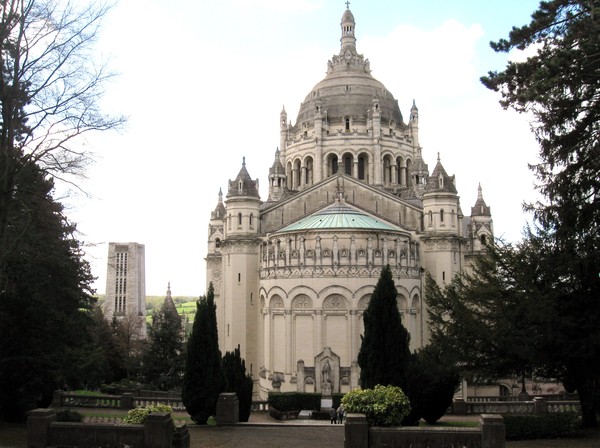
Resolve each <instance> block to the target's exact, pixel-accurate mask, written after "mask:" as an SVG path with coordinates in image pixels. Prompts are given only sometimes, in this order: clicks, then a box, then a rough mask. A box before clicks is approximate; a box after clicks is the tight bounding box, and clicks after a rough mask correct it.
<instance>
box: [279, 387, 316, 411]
mask: <svg viewBox="0 0 600 448" xmlns="http://www.w3.org/2000/svg"><path fill="white" fill-rule="evenodd" d="M268 402H269V406H272V407H274V408H275V409H277V410H278V411H280V412H289V411H301V410H302V409H308V410H312V411H318V410H319V409H320V408H321V394H310V393H302V392H270V393H269V398H268Z"/></svg>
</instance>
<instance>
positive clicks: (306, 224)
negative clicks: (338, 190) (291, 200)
mask: <svg viewBox="0 0 600 448" xmlns="http://www.w3.org/2000/svg"><path fill="white" fill-rule="evenodd" d="M320 229H361V230H390V231H398V230H401V229H400V228H399V227H396V226H393V225H391V224H388V223H386V222H384V221H381V220H379V219H377V218H375V217H373V216H371V215H368V214H366V213H365V212H362V211H360V210H358V209H356V208H354V207H351V206H349V205H348V204H346V203H344V202H338V201H336V202H335V203H334V204H332V205H329V206H327V207H325V208H323V209H321V210H319V211H318V212H316V213H313V214H312V215H309V216H306V217H304V218H302V219H300V220H298V221H296V222H294V223H292V224H290V225H288V226H286V227H284V228H283V229H280V230H278V231H277V232H276V233H287V232H298V231H303V230H320Z"/></svg>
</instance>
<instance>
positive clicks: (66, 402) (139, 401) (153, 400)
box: [52, 391, 185, 411]
mask: <svg viewBox="0 0 600 448" xmlns="http://www.w3.org/2000/svg"><path fill="white" fill-rule="evenodd" d="M155 404H166V405H168V406H171V408H172V409H173V410H174V411H185V406H184V405H183V402H182V400H181V397H177V398H174V397H136V396H134V395H133V394H131V393H123V394H121V395H107V396H101V397H100V396H98V397H95V396H89V395H78V394H70V393H66V392H63V391H55V392H54V397H53V399H52V407H54V408H106V409H134V408H136V407H146V406H149V405H155Z"/></svg>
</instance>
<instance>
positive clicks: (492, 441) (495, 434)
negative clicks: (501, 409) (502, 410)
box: [479, 414, 506, 448]
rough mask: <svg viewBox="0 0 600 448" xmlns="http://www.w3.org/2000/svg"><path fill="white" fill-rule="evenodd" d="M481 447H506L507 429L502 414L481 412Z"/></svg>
mask: <svg viewBox="0 0 600 448" xmlns="http://www.w3.org/2000/svg"><path fill="white" fill-rule="evenodd" d="M479 425H480V426H481V448H504V447H505V446H506V440H505V435H506V429H505V426H504V420H503V419H502V416H501V415H500V414H481V417H480V419H479Z"/></svg>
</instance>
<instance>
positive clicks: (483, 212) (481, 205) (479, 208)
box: [471, 182, 492, 216]
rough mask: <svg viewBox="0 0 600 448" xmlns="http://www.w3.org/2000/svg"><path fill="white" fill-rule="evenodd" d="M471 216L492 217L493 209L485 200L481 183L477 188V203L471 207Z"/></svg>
mask: <svg viewBox="0 0 600 448" xmlns="http://www.w3.org/2000/svg"><path fill="white" fill-rule="evenodd" d="M471 216H492V209H491V207H489V206H488V205H487V204H486V203H485V200H484V199H483V192H482V189H481V182H480V183H479V186H478V187H477V201H476V202H475V205H474V206H473V207H471Z"/></svg>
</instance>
